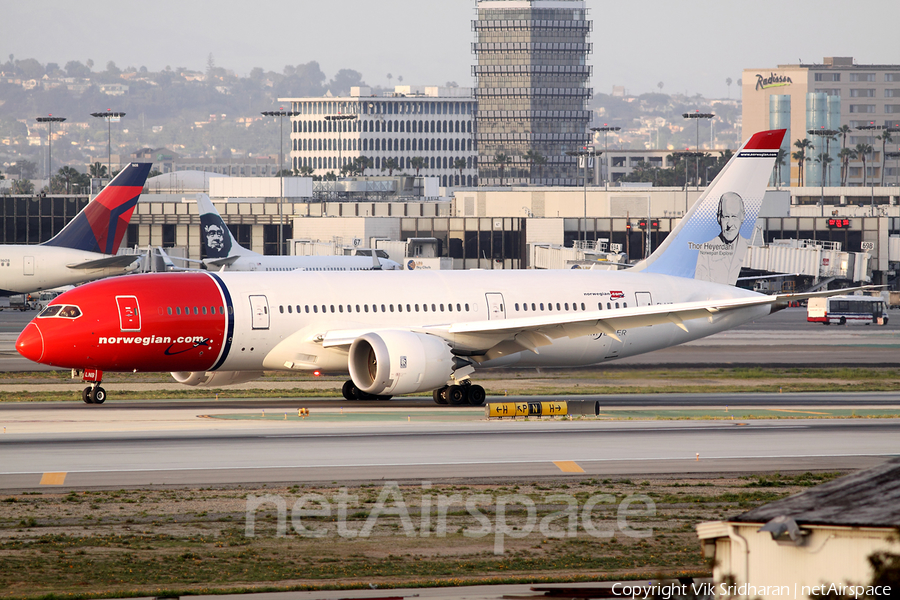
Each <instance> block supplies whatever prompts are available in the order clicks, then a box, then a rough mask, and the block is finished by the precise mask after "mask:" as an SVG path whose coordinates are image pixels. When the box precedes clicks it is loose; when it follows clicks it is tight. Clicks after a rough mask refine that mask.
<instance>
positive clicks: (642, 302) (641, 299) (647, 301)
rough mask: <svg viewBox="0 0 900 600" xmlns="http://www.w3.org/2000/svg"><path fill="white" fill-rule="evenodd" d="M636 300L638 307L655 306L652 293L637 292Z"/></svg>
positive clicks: (635, 294)
mask: <svg viewBox="0 0 900 600" xmlns="http://www.w3.org/2000/svg"><path fill="white" fill-rule="evenodd" d="M634 299H635V302H636V304H637V305H638V306H653V299H652V298H651V297H650V292H635V293H634Z"/></svg>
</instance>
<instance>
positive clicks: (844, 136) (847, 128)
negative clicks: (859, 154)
mask: <svg viewBox="0 0 900 600" xmlns="http://www.w3.org/2000/svg"><path fill="white" fill-rule="evenodd" d="M837 130H838V133H840V134H841V148H846V147H847V136H848V135H849V134H850V132H851V131H853V129H851V128H850V126H849V125H841V126H840V127H838V128H837Z"/></svg>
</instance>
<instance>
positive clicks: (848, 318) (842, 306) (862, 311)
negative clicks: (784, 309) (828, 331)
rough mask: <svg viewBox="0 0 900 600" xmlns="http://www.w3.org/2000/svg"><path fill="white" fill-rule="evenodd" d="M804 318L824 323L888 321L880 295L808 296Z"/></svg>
mask: <svg viewBox="0 0 900 600" xmlns="http://www.w3.org/2000/svg"><path fill="white" fill-rule="evenodd" d="M806 320H807V321H809V322H811V323H824V324H825V325H831V324H837V325H846V324H848V323H854V324H857V323H861V324H863V325H871V324H872V323H876V324H878V325H887V322H888V318H887V316H886V315H885V314H884V298H882V297H881V296H832V297H830V298H810V300H809V302H808V303H807V305H806Z"/></svg>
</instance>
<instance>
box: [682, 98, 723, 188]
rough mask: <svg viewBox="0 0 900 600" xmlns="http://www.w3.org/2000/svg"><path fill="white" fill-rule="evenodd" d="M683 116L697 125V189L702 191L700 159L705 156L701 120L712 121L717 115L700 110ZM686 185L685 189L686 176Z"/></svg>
mask: <svg viewBox="0 0 900 600" xmlns="http://www.w3.org/2000/svg"><path fill="white" fill-rule="evenodd" d="M681 116H682V117H684V118H685V119H694V120H695V121H696V123H697V156H696V159H697V160H696V163H697V171H696V172H697V179H698V181H697V189H700V181H699V179H700V157H701V156H703V153H702V152H700V119H712V118H713V117H714V116H716V115H715V114H714V113H702V112H700V111H699V110H695V111H694V112H692V113H683V114H682V115H681ZM685 169H687V167H685ZM685 173H687V170H685ZM684 185H685V188H687V176H685V180H684Z"/></svg>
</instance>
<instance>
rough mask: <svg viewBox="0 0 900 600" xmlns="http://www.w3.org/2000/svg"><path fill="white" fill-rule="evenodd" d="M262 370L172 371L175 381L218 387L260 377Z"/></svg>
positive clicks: (191, 384) (198, 385) (197, 385)
mask: <svg viewBox="0 0 900 600" xmlns="http://www.w3.org/2000/svg"><path fill="white" fill-rule="evenodd" d="M262 376H263V372H262V371H213V372H210V371H176V372H173V373H172V377H174V378H175V381H177V382H178V383H182V384H184V385H190V386H196V387H214V386H215V387H218V386H220V385H234V384H236V383H246V382H248V381H253V380H254V379H259V378H260V377H262Z"/></svg>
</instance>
